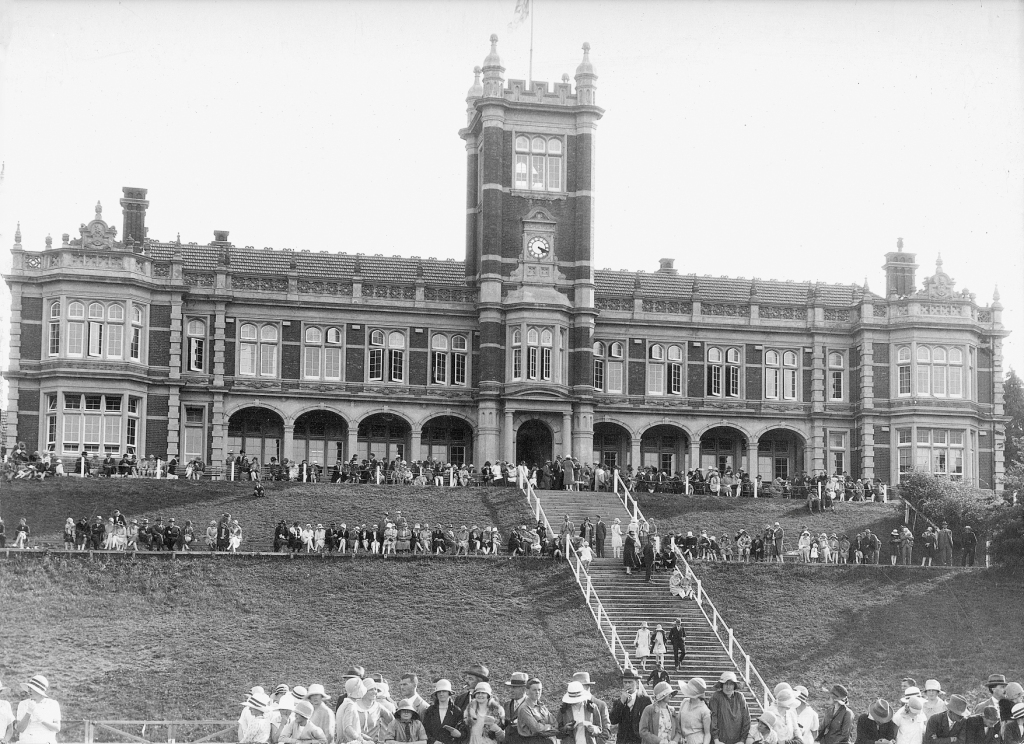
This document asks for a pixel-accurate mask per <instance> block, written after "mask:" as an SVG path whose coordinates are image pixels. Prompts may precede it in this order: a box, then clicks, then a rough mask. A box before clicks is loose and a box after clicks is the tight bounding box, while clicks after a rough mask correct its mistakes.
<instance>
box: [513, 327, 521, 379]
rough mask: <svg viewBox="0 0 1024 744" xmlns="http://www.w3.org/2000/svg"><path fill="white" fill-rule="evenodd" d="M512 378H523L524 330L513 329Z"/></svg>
mask: <svg viewBox="0 0 1024 744" xmlns="http://www.w3.org/2000/svg"><path fill="white" fill-rule="evenodd" d="M512 379H513V380H521V379H523V332H522V331H520V330H519V329H518V328H516V329H515V330H514V331H512Z"/></svg>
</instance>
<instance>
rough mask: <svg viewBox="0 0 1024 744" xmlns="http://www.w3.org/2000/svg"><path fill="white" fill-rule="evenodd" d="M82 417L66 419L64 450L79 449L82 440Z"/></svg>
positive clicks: (67, 417)
mask: <svg viewBox="0 0 1024 744" xmlns="http://www.w3.org/2000/svg"><path fill="white" fill-rule="evenodd" d="M81 431H82V417H81V416H65V417H64V449H78V444H79V442H81V441H82V439H81Z"/></svg>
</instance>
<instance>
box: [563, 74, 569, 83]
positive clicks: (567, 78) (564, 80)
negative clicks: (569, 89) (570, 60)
mask: <svg viewBox="0 0 1024 744" xmlns="http://www.w3.org/2000/svg"><path fill="white" fill-rule="evenodd" d="M562 82H563V83H568V82H569V73H568V72H563V73H562Z"/></svg>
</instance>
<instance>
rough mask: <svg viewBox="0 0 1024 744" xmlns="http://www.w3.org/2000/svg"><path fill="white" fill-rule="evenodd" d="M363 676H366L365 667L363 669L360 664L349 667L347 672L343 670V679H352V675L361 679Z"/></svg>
mask: <svg viewBox="0 0 1024 744" xmlns="http://www.w3.org/2000/svg"><path fill="white" fill-rule="evenodd" d="M365 676H366V670H365V669H363V668H362V667H361V666H354V667H352V668H351V669H349V670H348V671H347V672H345V674H344V676H343V679H352V678H353V677H357V678H359V679H362V678H363V677H365Z"/></svg>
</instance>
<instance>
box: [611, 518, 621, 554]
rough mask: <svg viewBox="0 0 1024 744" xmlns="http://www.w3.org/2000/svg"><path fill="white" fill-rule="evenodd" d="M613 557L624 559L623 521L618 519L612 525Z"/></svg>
mask: <svg viewBox="0 0 1024 744" xmlns="http://www.w3.org/2000/svg"><path fill="white" fill-rule="evenodd" d="M612 555H613V556H614V557H615V558H621V557H622V520H621V519H616V520H615V522H614V523H613V524H612Z"/></svg>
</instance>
